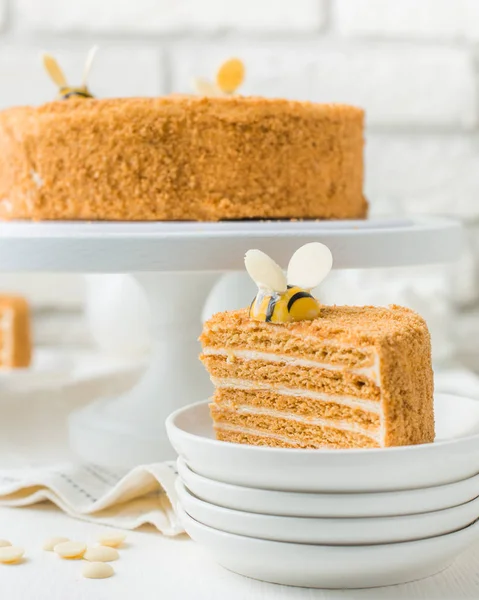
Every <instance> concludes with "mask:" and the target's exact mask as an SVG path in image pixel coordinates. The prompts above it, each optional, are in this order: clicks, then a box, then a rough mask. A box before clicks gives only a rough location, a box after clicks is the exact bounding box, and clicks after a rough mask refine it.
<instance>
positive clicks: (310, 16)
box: [14, 0, 325, 33]
mask: <svg viewBox="0 0 479 600" xmlns="http://www.w3.org/2000/svg"><path fill="white" fill-rule="evenodd" d="M14 9H15V15H16V16H17V19H18V23H19V27H21V28H26V29H30V30H37V31H38V30H39V31H56V32H62V33H64V32H86V33H90V32H92V31H95V32H107V33H142V32H151V33H178V32H185V31H201V32H208V33H217V32H222V31H231V30H234V31H247V32H290V31H293V32H308V31H316V30H318V29H320V28H321V26H322V25H323V22H324V19H325V0H295V1H294V2H293V1H290V0H241V1H238V0H235V1H234V2H231V1H225V0H131V1H125V0H16V2H15V3H14Z"/></svg>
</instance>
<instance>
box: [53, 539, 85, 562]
mask: <svg viewBox="0 0 479 600" xmlns="http://www.w3.org/2000/svg"><path fill="white" fill-rule="evenodd" d="M53 551H54V552H55V554H58V556H61V557H62V558H73V559H77V558H82V557H83V555H84V554H85V552H86V544H84V543H83V542H61V543H60V544H57V545H56V546H55V547H54V548H53Z"/></svg>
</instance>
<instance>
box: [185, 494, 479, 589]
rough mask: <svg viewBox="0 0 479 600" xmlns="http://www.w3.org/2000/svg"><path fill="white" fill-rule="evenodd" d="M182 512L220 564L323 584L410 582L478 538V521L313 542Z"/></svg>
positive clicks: (272, 578)
mask: <svg viewBox="0 0 479 600" xmlns="http://www.w3.org/2000/svg"><path fill="white" fill-rule="evenodd" d="M178 512H179V515H180V518H181V520H182V523H183V525H184V527H185V529H186V532H187V533H188V535H189V536H190V537H191V538H192V539H193V540H195V542H197V543H198V544H201V545H202V546H204V547H205V548H206V549H207V550H208V551H209V552H210V554H211V555H212V557H213V559H214V560H215V561H216V562H218V563H219V564H220V565H222V566H223V567H225V568H226V569H229V570H230V571H233V572H234V573H238V574H240V575H246V576H247V577H252V578H254V579H260V580H262V581H269V582H272V583H281V584H284V585H295V586H301V587H318V588H362V587H378V586H384V585H393V584H397V583H405V582H408V581H414V580H416V579H422V578H424V577H429V576H430V575H434V574H435V573H439V572H440V571H442V570H443V569H445V568H446V567H448V566H449V565H450V564H451V562H452V561H453V560H454V559H455V558H456V556H457V555H458V554H460V553H461V552H462V551H463V550H465V549H466V548H467V547H468V546H469V545H471V544H472V543H473V542H474V541H475V540H477V539H478V538H479V522H476V523H475V524H474V525H471V526H469V527H467V528H466V529H462V530H461V531H458V532H456V533H450V534H448V535H443V536H439V537H434V538H429V539H427V540H419V541H416V542H403V543H400V544H380V545H376V546H314V545H310V544H288V543H285V542H273V541H269V540H261V539H255V538H251V537H245V536H241V535H234V534H231V533H225V532H224V531H218V530H217V529H213V528H211V527H207V526H206V525H202V524H201V523H198V521H195V520H194V519H193V518H192V517H190V516H188V515H187V514H186V513H185V511H184V510H182V508H181V506H179V507H178Z"/></svg>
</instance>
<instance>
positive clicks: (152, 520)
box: [0, 462, 184, 536]
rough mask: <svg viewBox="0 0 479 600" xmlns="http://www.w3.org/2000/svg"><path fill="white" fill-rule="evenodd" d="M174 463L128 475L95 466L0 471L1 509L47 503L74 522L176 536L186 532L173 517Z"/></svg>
mask: <svg viewBox="0 0 479 600" xmlns="http://www.w3.org/2000/svg"><path fill="white" fill-rule="evenodd" d="M176 476H177V472H176V465H175V463H174V462H164V463H156V464H150V465H142V466H138V467H135V468H134V469H132V470H130V471H121V470H117V469H109V468H105V467H100V466H98V465H93V464H72V463H70V464H68V463H67V464H59V465H53V466H46V467H38V468H30V469H24V468H22V469H8V470H2V471H0V506H13V507H15V506H17V507H20V506H28V505H31V504H35V503H37V502H43V501H45V500H49V501H51V502H53V503H54V504H56V505H57V506H58V507H59V508H60V509H61V510H63V511H64V512H66V513H67V514H69V515H71V516H72V517H76V518H78V519H84V520H86V521H91V522H95V523H99V524H103V525H111V526H113V527H117V528H121V529H136V528H137V527H140V526H141V525H144V524H151V525H153V526H154V527H156V528H157V529H158V531H160V532H161V533H163V534H164V535H168V536H175V535H178V534H180V533H183V532H184V529H183V527H182V525H181V523H180V521H179V519H178V517H177V515H176V513H175V508H174V507H176V493H175V486H174V482H175V479H176Z"/></svg>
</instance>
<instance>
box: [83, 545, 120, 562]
mask: <svg viewBox="0 0 479 600" xmlns="http://www.w3.org/2000/svg"><path fill="white" fill-rule="evenodd" d="M83 558H84V559H85V560H88V561H90V562H112V561H113V560H118V559H119V558H120V555H119V554H118V550H116V549H115V548H112V547H111V546H95V547H94V548H88V549H87V551H86V552H85V554H84V555H83Z"/></svg>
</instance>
